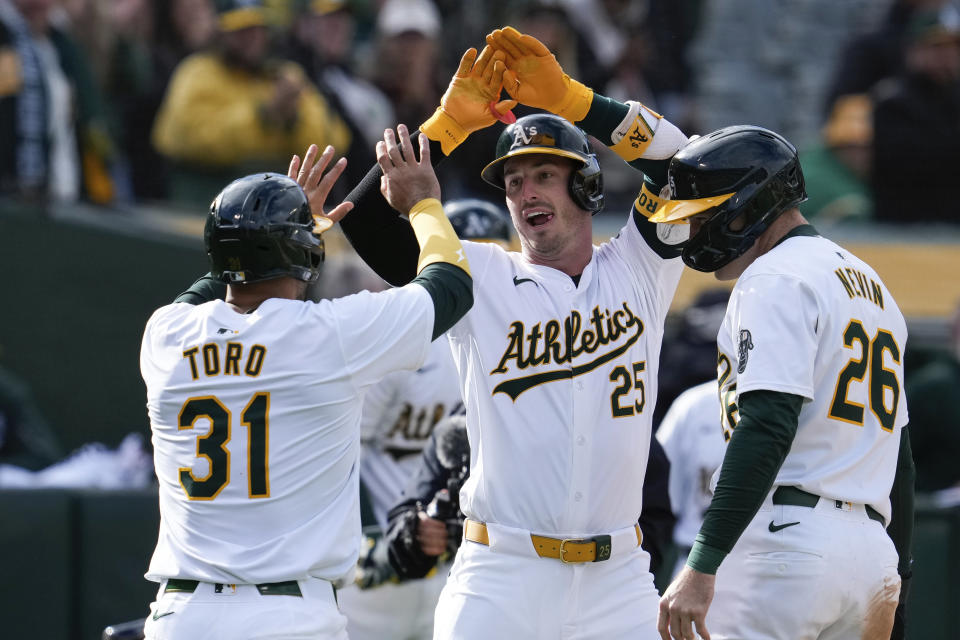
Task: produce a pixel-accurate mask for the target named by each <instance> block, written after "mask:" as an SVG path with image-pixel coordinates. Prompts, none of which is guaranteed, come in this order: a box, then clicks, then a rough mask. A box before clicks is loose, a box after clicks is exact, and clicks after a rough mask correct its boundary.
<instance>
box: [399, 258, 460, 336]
mask: <svg viewBox="0 0 960 640" xmlns="http://www.w3.org/2000/svg"><path fill="white" fill-rule="evenodd" d="M413 282H415V283H417V284H419V285H420V286H421V287H423V288H424V289H426V290H427V293H429V294H430V298H431V299H432V300H433V310H434V315H433V340H436V339H437V338H438V337H440V336H441V335H443V334H444V333H446V331H447V329H449V328H450V327H452V326H453V325H455V324H457V322H458V321H459V320H460V318H462V317H463V315H464V314H465V313H466V312H467V311H469V310H470V307H472V306H473V278H471V277H470V276H469V275H468V274H467V272H466V271H464V270H463V269H461V268H459V267H455V266H453V265H452V264H450V263H448V262H434V263H433V264H428V265H427V266H426V267H424V268H423V270H422V271H420V273H419V274H418V275H417V277H416V278H414V279H413Z"/></svg>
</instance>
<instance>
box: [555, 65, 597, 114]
mask: <svg viewBox="0 0 960 640" xmlns="http://www.w3.org/2000/svg"><path fill="white" fill-rule="evenodd" d="M563 79H564V81H565V82H566V83H567V92H566V94H565V95H564V97H563V100H561V101H560V103H559V104H557V105H555V106H554V107H553V108H552V109H550V111H553V113H555V114H556V115H558V116H560V117H561V118H565V119H566V120H569V121H570V122H571V123H576V122H579V121H580V120H583V119H584V118H585V117H586V115H587V112H589V111H590V105H591V103H593V89H591V88H590V87H588V86H586V85H585V84H583V83H582V82H578V81H577V80H574V79H572V78H570V76H567V75H564V77H563Z"/></svg>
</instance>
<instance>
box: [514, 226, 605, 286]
mask: <svg viewBox="0 0 960 640" xmlns="http://www.w3.org/2000/svg"><path fill="white" fill-rule="evenodd" d="M520 245H521V253H523V257H524V258H526V259H527V262H529V263H530V264H538V265H541V266H544V267H550V268H551V269H556V270H557V271H562V272H563V273H565V274H567V275H568V276H571V277H573V276H579V275H580V274H582V273H583V270H584V269H586V268H587V265H588V264H590V260H591V259H592V258H593V236H592V235H584V236H581V237H578V238H577V240H576V242H575V246H573V247H568V248H566V249H564V250H563V251H558V252H556V253H554V254H542V253H538V252H537V251H536V250H534V249H533V248H532V247H530V246H528V245H526V244H525V243H523V242H521V243H520Z"/></svg>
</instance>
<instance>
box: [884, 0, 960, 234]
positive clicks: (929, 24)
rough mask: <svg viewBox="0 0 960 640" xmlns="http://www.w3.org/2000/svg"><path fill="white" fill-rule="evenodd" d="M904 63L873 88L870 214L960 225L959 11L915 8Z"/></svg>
mask: <svg viewBox="0 0 960 640" xmlns="http://www.w3.org/2000/svg"><path fill="white" fill-rule="evenodd" d="M906 38H907V46H906V50H905V58H904V68H903V70H902V71H901V72H900V73H899V74H898V75H897V76H895V77H894V78H891V79H889V80H887V81H885V82H884V83H882V84H881V85H878V86H877V87H876V90H875V94H876V97H875V105H874V116H873V128H874V131H876V132H877V135H876V137H875V139H874V144H873V151H874V155H873V180H872V185H873V195H874V202H875V203H876V219H877V221H880V222H892V223H954V224H956V223H957V222H960V212H958V209H957V204H956V197H955V192H956V185H955V183H956V180H957V176H958V175H960V156H958V155H957V148H958V147H960V11H958V10H957V8H956V7H954V6H953V5H946V6H944V7H943V8H942V9H938V10H928V11H918V12H916V13H915V14H914V15H913V17H912V18H911V20H910V22H909V24H908V26H907V31H906Z"/></svg>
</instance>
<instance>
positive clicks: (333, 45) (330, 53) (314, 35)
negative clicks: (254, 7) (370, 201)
mask: <svg viewBox="0 0 960 640" xmlns="http://www.w3.org/2000/svg"><path fill="white" fill-rule="evenodd" d="M295 5H296V8H297V11H296V12H295V17H294V20H293V23H292V24H291V25H290V34H291V37H289V38H286V39H285V40H284V42H283V43H282V44H283V45H285V46H284V49H283V51H284V57H286V58H289V59H290V60H293V61H294V62H297V63H298V64H300V65H301V66H302V67H303V68H304V70H305V71H306V73H307V76H308V77H309V78H310V80H312V81H313V83H314V84H315V85H316V86H317V89H318V90H319V91H320V93H321V94H322V95H323V97H324V99H325V100H326V101H327V103H328V104H329V105H330V107H331V108H332V109H333V110H335V111H336V112H337V113H338V114H339V115H340V116H341V117H342V118H343V120H344V122H345V123H346V124H347V126H348V127H350V136H351V138H352V139H353V141H354V142H353V144H351V146H350V149H349V152H348V153H347V159H348V161H349V164H348V165H347V169H346V178H345V179H344V180H342V181H341V182H342V183H343V184H342V185H339V188H340V191H338V192H335V193H334V194H333V197H334V199H337V197H338V196H340V197H342V195H345V194H346V192H347V191H348V190H349V189H350V188H351V187H352V186H353V185H355V184H356V183H358V182H359V181H360V180H361V179H362V178H363V176H364V174H365V173H366V171H367V169H369V168H370V166H371V165H372V164H373V163H374V161H375V158H374V153H373V149H374V147H375V145H376V143H377V141H378V140H382V139H383V131H384V129H386V128H388V127H392V126H394V125H396V124H397V120H396V118H395V116H394V111H393V104H392V103H391V102H390V99H389V98H387V96H386V95H385V94H384V93H383V92H382V91H381V90H380V89H378V88H377V87H376V86H375V85H374V84H373V83H372V82H370V81H369V80H368V79H367V78H366V77H364V76H363V75H361V74H360V73H359V72H358V71H357V68H358V67H357V64H358V58H359V57H360V56H359V50H360V49H361V46H360V44H361V43H360V42H359V41H358V39H357V37H356V36H357V29H358V24H357V17H356V15H355V13H356V12H355V10H354V8H353V5H352V4H351V3H348V2H346V0H296V3H295ZM418 124H419V123H418ZM341 192H342V193H341Z"/></svg>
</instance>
